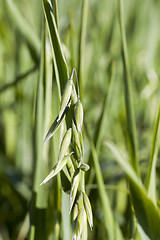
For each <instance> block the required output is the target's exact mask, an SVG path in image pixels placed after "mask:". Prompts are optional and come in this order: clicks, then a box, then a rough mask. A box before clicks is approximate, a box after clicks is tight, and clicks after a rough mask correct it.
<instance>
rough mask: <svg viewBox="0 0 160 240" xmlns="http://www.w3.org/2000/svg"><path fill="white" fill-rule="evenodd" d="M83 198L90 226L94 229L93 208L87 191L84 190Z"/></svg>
mask: <svg viewBox="0 0 160 240" xmlns="http://www.w3.org/2000/svg"><path fill="white" fill-rule="evenodd" d="M83 199H84V208H85V211H86V214H87V219H88V223H89V225H90V228H91V230H92V227H93V215H92V208H91V204H90V201H89V198H88V196H87V194H86V193H85V192H83Z"/></svg>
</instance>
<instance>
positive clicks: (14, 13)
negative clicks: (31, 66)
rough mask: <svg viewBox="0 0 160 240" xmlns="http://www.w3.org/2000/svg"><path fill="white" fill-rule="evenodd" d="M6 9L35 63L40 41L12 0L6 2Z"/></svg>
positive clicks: (37, 57)
mask: <svg viewBox="0 0 160 240" xmlns="http://www.w3.org/2000/svg"><path fill="white" fill-rule="evenodd" d="M5 2H6V4H7V8H8V11H9V15H10V17H11V19H12V21H13V23H14V24H15V26H16V27H17V28H18V30H19V31H20V32H21V33H22V35H23V36H24V38H25V40H26V41H27V43H28V45H29V47H30V49H31V51H32V53H33V57H34V58H35V60H36V62H37V61H38V60H39V55H40V40H39V38H38V36H37V35H36V33H35V32H34V31H33V29H32V28H31V27H30V25H29V24H28V22H27V21H26V19H24V18H23V16H22V15H21V13H20V12H19V10H18V9H17V7H16V5H15V4H14V1H13V0H6V1H5Z"/></svg>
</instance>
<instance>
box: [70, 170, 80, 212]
mask: <svg viewBox="0 0 160 240" xmlns="http://www.w3.org/2000/svg"><path fill="white" fill-rule="evenodd" d="M79 171H80V170H79V169H76V171H75V174H74V177H73V180H72V187H71V194H70V212H71V210H72V207H73V203H74V201H75V198H76V194H77V190H78V186H79V181H80V174H79Z"/></svg>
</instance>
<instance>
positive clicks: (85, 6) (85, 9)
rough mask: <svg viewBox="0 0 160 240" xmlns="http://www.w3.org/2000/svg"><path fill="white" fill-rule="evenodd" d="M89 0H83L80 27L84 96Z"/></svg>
mask: <svg viewBox="0 0 160 240" xmlns="http://www.w3.org/2000/svg"><path fill="white" fill-rule="evenodd" d="M88 6H89V0H83V2H82V15H81V19H82V21H81V29H80V41H79V64H78V79H79V87H80V96H81V98H82V94H83V89H84V84H85V83H84V80H85V78H84V66H85V41H86V30H87V15H88Z"/></svg>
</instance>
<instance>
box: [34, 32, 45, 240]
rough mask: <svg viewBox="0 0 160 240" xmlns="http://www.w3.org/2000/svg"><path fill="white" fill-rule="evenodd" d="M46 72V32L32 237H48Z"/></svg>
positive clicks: (38, 108)
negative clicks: (44, 123) (45, 140)
mask: <svg viewBox="0 0 160 240" xmlns="http://www.w3.org/2000/svg"><path fill="white" fill-rule="evenodd" d="M44 74H45V34H44V31H43V37H42V53H41V66H40V74H39V80H38V86H37V97H36V101H37V102H36V118H35V160H36V162H35V176H34V185H33V194H32V209H31V210H32V212H31V231H30V239H39V240H41V239H46V210H47V192H46V188H44V187H40V183H41V181H42V179H43V178H44V177H45V175H46V168H45V166H46V162H45V158H43V126H44V125H43V122H44V117H43V116H44V112H43V111H44V96H43V93H44V81H43V80H44Z"/></svg>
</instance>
